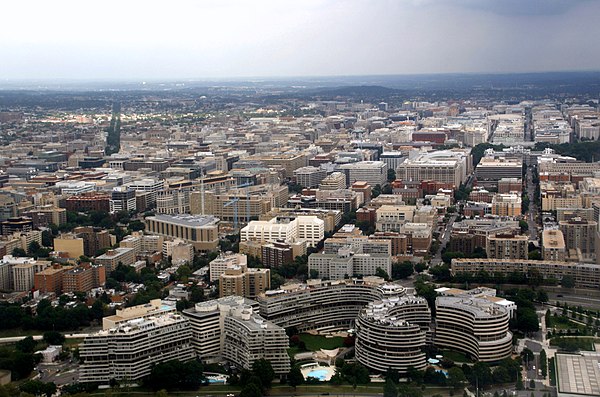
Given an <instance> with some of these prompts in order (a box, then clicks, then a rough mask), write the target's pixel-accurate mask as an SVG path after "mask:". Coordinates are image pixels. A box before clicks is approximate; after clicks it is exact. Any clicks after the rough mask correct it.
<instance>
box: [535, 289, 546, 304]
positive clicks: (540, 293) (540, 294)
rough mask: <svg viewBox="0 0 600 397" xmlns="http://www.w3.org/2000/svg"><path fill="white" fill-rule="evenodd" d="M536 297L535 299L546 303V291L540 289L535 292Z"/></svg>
mask: <svg viewBox="0 0 600 397" xmlns="http://www.w3.org/2000/svg"><path fill="white" fill-rule="evenodd" d="M536 298H537V299H536V300H537V301H538V302H540V303H547V302H548V293H547V292H546V291H544V290H543V289H540V290H538V292H537V297H536Z"/></svg>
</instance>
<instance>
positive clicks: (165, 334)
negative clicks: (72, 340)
mask: <svg viewBox="0 0 600 397" xmlns="http://www.w3.org/2000/svg"><path fill="white" fill-rule="evenodd" d="M191 339H192V331H191V329H190V326H189V322H188V320H187V319H186V318H185V317H183V316H181V315H179V314H176V313H173V312H168V313H162V314H157V315H155V316H151V317H145V318H144V317H138V318H133V319H129V320H126V321H124V322H121V323H119V324H116V325H115V327H113V328H109V329H103V330H101V331H98V332H96V333H94V334H91V335H89V336H87V337H86V338H85V339H84V340H83V343H82V345H81V347H80V350H79V354H80V357H81V360H82V362H83V364H82V365H81V368H80V372H79V381H80V382H83V383H88V382H102V383H106V382H109V381H110V380H111V379H117V380H127V381H136V380H140V379H142V378H144V377H146V376H148V375H150V372H151V370H152V366H153V365H155V364H158V363H161V362H166V361H170V360H179V361H183V362H185V361H189V360H192V359H193V358H194V350H193V348H192V340H191Z"/></svg>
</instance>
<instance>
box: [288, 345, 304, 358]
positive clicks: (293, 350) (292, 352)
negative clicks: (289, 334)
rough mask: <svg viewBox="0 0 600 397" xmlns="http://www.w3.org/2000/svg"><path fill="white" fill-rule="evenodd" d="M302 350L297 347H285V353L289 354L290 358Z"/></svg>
mask: <svg viewBox="0 0 600 397" xmlns="http://www.w3.org/2000/svg"><path fill="white" fill-rule="evenodd" d="M301 352H302V350H300V349H299V348H298V347H290V348H288V349H287V354H288V356H290V357H291V358H294V356H295V355H296V354H298V353H301Z"/></svg>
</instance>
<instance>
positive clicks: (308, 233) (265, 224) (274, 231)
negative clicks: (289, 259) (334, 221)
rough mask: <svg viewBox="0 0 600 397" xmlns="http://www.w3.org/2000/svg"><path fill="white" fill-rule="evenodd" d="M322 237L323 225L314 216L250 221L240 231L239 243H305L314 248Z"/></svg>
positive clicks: (323, 232)
mask: <svg viewBox="0 0 600 397" xmlns="http://www.w3.org/2000/svg"><path fill="white" fill-rule="evenodd" d="M324 237H325V223H324V222H323V220H321V219H319V218H318V217H317V216H314V215H307V216H304V215H301V216H297V217H276V218H272V219H271V220H269V221H251V222H250V223H248V225H246V226H245V227H244V228H242V230H241V231H240V240H241V241H258V242H273V241H278V240H280V241H284V242H296V241H305V242H306V244H307V245H308V246H310V247H314V246H316V245H317V244H318V243H319V242H320V241H321V240H323V238H324Z"/></svg>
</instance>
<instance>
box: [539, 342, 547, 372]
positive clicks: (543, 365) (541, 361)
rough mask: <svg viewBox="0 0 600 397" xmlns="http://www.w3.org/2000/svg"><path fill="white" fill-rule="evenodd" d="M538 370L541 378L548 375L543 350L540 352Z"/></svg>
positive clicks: (545, 356)
mask: <svg viewBox="0 0 600 397" xmlns="http://www.w3.org/2000/svg"><path fill="white" fill-rule="evenodd" d="M540 370H541V371H542V376H543V377H544V378H545V377H546V376H547V375H548V356H547V355H546V351H545V350H544V349H542V351H540Z"/></svg>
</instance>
